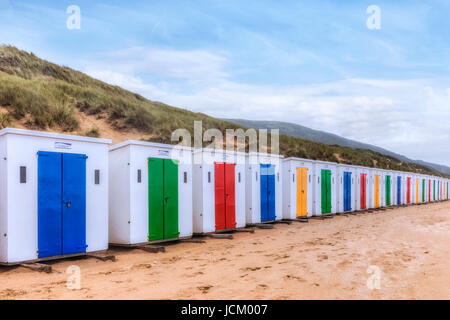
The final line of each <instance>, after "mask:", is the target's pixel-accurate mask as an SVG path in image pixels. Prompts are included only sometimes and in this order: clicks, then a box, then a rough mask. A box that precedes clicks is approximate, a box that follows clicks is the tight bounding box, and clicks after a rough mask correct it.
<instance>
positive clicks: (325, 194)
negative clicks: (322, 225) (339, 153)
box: [313, 161, 337, 216]
mask: <svg viewBox="0 0 450 320" xmlns="http://www.w3.org/2000/svg"><path fill="white" fill-rule="evenodd" d="M336 165H337V164H336V163H334V162H325V161H315V163H314V167H315V169H314V174H315V176H314V185H315V186H314V197H315V208H314V212H313V215H315V216H320V215H322V214H334V213H336V210H337V205H336V203H337V195H336V177H337V174H336V173H337V171H336V169H337V167H336Z"/></svg>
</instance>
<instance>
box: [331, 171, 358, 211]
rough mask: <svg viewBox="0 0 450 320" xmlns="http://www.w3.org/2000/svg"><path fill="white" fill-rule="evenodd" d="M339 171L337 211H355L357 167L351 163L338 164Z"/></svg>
mask: <svg viewBox="0 0 450 320" xmlns="http://www.w3.org/2000/svg"><path fill="white" fill-rule="evenodd" d="M336 172H337V184H336V190H337V201H336V202H337V212H347V211H355V210H356V207H357V200H356V189H357V188H356V185H357V183H356V180H357V179H356V178H357V177H356V175H357V168H356V167H355V166H351V165H345V164H338V165H337V166H336Z"/></svg>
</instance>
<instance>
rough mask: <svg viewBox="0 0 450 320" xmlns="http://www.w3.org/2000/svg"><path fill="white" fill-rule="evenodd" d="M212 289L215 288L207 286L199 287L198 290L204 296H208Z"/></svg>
mask: <svg viewBox="0 0 450 320" xmlns="http://www.w3.org/2000/svg"><path fill="white" fill-rule="evenodd" d="M212 287H213V286H210V285H206V286H200V287H197V289H198V290H200V291H201V292H202V293H203V294H207V293H208V292H209V290H211V288H212Z"/></svg>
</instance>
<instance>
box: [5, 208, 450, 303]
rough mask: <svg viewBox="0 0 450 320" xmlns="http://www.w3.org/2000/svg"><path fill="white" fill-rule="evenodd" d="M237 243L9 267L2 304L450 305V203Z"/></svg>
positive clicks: (293, 228) (261, 234)
mask: <svg viewBox="0 0 450 320" xmlns="http://www.w3.org/2000/svg"><path fill="white" fill-rule="evenodd" d="M233 236H234V239H233V240H225V239H210V238H202V239H204V240H205V241H206V242H205V243H176V244H173V245H168V246H167V247H166V253H148V252H145V251H142V250H138V249H134V250H130V249H114V250H110V251H109V253H111V254H114V255H115V256H116V261H115V262H111V261H106V262H105V261H99V260H97V259H93V258H87V259H71V260H64V261H57V262H52V263H51V265H52V267H53V272H52V273H50V274H46V273H41V272H36V271H33V270H29V269H25V268H23V267H13V268H12V267H8V268H6V267H0V298H1V299H449V298H450V246H449V243H450V202H449V201H447V202H441V203H433V204H428V205H422V206H409V207H403V208H396V209H392V210H386V211H376V212H373V213H366V214H361V215H356V216H355V215H349V216H336V217H334V218H333V219H326V220H310V222H309V223H298V222H294V223H292V224H291V225H285V224H277V225H275V228H274V229H271V230H261V229H256V230H255V233H254V234H251V233H235V234H234V235H233ZM72 265H75V266H78V267H79V268H80V269H79V270H80V272H81V278H80V279H81V288H80V289H76V290H72V289H68V288H67V280H68V277H69V276H70V275H69V274H68V273H67V270H68V268H69V267H70V266H72ZM69 270H71V269H69ZM370 272H373V273H370ZM373 276H376V277H377V278H376V280H377V279H379V289H377V288H376V285H375V287H374V285H370V284H371V283H372V284H373V283H377V282H376V281H375V282H373V281H372V280H373V279H374V278H373ZM368 279H369V286H368ZM369 287H370V288H369Z"/></svg>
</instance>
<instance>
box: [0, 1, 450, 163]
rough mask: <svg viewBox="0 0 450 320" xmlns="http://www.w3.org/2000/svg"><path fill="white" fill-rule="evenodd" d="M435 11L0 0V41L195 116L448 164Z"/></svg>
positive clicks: (447, 99) (449, 47)
mask: <svg viewBox="0 0 450 320" xmlns="http://www.w3.org/2000/svg"><path fill="white" fill-rule="evenodd" d="M71 5H76V6H78V7H79V9H80V28H79V29H69V28H68V27H67V20H68V19H70V18H71V15H72V14H73V12H72V11H70V12H69V13H67V9H68V7H69V6H71ZM371 5H376V6H377V7H378V8H379V20H377V21H379V22H380V23H379V29H373V28H368V25H367V20H369V22H370V21H373V20H372V15H373V12H372V11H369V13H368V12H367V10H368V7H369V6H371ZM449 16H450V0H430V1H426V2H425V1H415V0H409V1H403V0H398V1H392V0H389V1H383V0H370V1H365V0H345V1H344V0H340V1H337V0H334V1H333V0H314V1H313V0H310V1H303V0H292V1H289V0H283V1H274V0H272V1H266V0H259V1H256V0H246V1H242V0H241V1H236V0H217V1H214V0H203V1H201V0H198V1H195V0H191V1H180V0H178V1H173V0H161V1H160V0H153V1H148V0H147V1H133V0H128V1H114V0H112V1H94V0H88V1H75V0H70V1H65V0H59V1H44V0H42V1H37V0H32V1H31V0H30V1H28V0H21V1H12V0H0V43H4V44H11V45H14V46H16V47H18V48H20V49H23V50H26V51H31V52H33V53H35V54H36V55H38V56H39V57H41V58H44V59H47V60H50V61H52V62H55V63H58V64H62V65H65V66H69V67H71V68H74V69H77V70H80V71H82V72H85V73H87V74H89V75H91V76H93V77H95V78H98V79H100V80H103V81H106V82H108V83H111V84H115V85H119V86H121V87H124V88H126V89H129V90H131V91H134V92H138V93H140V94H142V95H143V96H145V97H147V98H149V99H151V100H157V101H162V102H164V103H167V104H170V105H174V106H177V107H181V108H185V109H188V110H192V111H195V112H203V113H206V114H208V115H211V116H214V117H225V118H242V119H251V120H279V121H288V122H292V123H297V124H300V125H304V126H307V127H310V128H313V129H319V130H324V131H327V132H331V133H335V134H338V135H341V136H344V137H346V138H350V139H355V140H358V141H361V142H365V143H371V144H375V145H377V146H380V147H383V148H386V149H389V150H391V151H394V152H396V153H400V154H403V155H405V156H408V157H410V158H412V159H422V160H426V161H431V162H435V163H440V164H445V165H450V130H449V128H450V126H449V121H450V19H449V18H448V17H449ZM70 21H72V20H70Z"/></svg>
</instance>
